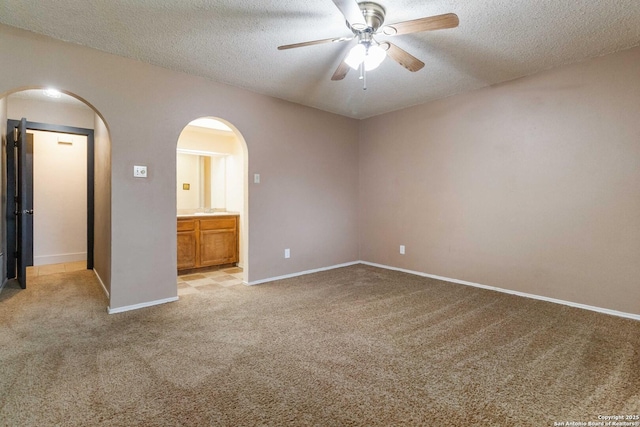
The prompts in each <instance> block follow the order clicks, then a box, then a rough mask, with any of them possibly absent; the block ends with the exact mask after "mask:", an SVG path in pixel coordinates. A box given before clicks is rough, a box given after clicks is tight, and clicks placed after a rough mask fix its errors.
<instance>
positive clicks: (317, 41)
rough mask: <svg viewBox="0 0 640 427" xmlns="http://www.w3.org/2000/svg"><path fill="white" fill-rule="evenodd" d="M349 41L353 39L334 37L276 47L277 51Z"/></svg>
mask: <svg viewBox="0 0 640 427" xmlns="http://www.w3.org/2000/svg"><path fill="white" fill-rule="evenodd" d="M351 39H353V37H334V38H332V39H322V40H313V41H310V42H302V43H294V44H286V45H284V46H278V50H285V49H293V48H296V47H303V46H312V45H314V44H323V43H337V42H344V41H347V40H351Z"/></svg>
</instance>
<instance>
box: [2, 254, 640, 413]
mask: <svg viewBox="0 0 640 427" xmlns="http://www.w3.org/2000/svg"><path fill="white" fill-rule="evenodd" d="M106 305H107V301H106V299H105V297H104V295H103V294H102V291H101V289H100V286H99V285H98V283H97V282H96V280H95V279H94V276H93V273H92V272H90V271H79V272H72V273H64V274H54V275H50V276H44V277H37V278H34V279H33V283H31V284H30V286H29V288H28V289H27V290H26V291H21V290H18V289H16V288H15V286H13V285H11V284H8V285H7V287H6V288H5V289H4V290H3V291H2V293H1V294H0V425H10V426H50V425H56V426H66V425H69V426H98V425H105V426H210V425H211V426H256V425H274V426H280V425H291V426H302V425H317V426H344V425H347V426H395V425H420V426H553V425H554V423H558V424H555V425H560V423H567V422H572V421H573V422H584V423H587V422H589V421H591V422H594V421H598V417H599V416H609V415H629V416H633V415H636V414H640V354H639V351H640V322H636V321H632V320H627V319H622V318H617V317H612V316H607V315H602V314H598V313H593V312H588V311H583V310H579V309H574V308H570V307H565V306H561V305H556V304H551V303H546V302H542V301H536V300H530V299H525V298H521V297H516V296H511V295H506V294H500V293H495V292H491V291H486V290H481V289H475V288H470V287H465V286H461V285H455V284H451V283H444V282H438V281H436V280H431V279H426V278H421V277H416V276H412V275H408V274H404V273H400V272H392V271H386V270H380V269H377V268H373V267H368V266H362V265H357V266H352V267H347V268H341V269H336V270H331V271H327V272H322V273H316V274H313V275H308V276H302V277H299V278H294V279H288V280H282V281H279V282H274V283H270V284H263V285H259V286H254V287H246V286H234V287H223V286H220V289H218V290H216V289H213V290H211V291H210V292H200V293H197V294H189V295H184V296H183V297H181V298H180V300H179V301H178V302H175V303H172V304H165V305H162V306H156V307H151V308H146V309H142V310H138V311H133V312H127V313H122V314H116V315H108V314H107V313H106V310H105V307H106ZM565 425H566V424H565ZM638 425H640V423H639V424H638Z"/></svg>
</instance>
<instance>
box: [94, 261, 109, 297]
mask: <svg viewBox="0 0 640 427" xmlns="http://www.w3.org/2000/svg"><path fill="white" fill-rule="evenodd" d="M93 274H95V275H96V277H97V278H98V282H100V286H102V290H103V291H104V294H105V295H106V296H107V299H109V298H110V296H109V291H108V290H107V287H106V286H105V285H104V282H103V281H102V277H100V275H99V274H98V272H97V271H96V269H95V268H94V269H93Z"/></svg>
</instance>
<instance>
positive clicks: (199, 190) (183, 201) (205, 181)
mask: <svg viewBox="0 0 640 427" xmlns="http://www.w3.org/2000/svg"><path fill="white" fill-rule="evenodd" d="M185 151H186V150H180V149H178V152H177V157H176V172H177V173H176V177H177V180H176V185H177V208H178V210H203V211H205V212H209V211H214V210H225V209H226V207H227V206H226V188H227V185H226V175H227V172H226V156H224V155H207V154H194V153H189V152H185Z"/></svg>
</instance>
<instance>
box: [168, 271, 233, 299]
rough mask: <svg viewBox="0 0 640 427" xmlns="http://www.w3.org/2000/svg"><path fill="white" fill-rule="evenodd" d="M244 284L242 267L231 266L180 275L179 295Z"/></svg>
mask: <svg viewBox="0 0 640 427" xmlns="http://www.w3.org/2000/svg"><path fill="white" fill-rule="evenodd" d="M241 284H242V268H240V267H231V268H223V269H221V270H215V271H203V272H197V273H191V274H185V275H183V276H178V296H181V295H187V294H193V293H198V292H207V291H211V290H215V289H220V287H221V286H223V287H228V286H238V285H241Z"/></svg>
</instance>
